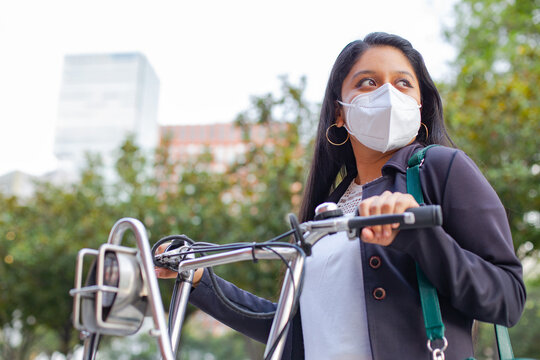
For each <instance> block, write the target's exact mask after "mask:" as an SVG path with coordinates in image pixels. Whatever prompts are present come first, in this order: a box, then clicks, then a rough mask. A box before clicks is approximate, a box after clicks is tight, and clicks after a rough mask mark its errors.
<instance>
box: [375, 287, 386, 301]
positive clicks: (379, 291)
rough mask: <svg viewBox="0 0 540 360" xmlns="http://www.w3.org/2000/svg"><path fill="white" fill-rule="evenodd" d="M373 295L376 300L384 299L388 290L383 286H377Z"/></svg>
mask: <svg viewBox="0 0 540 360" xmlns="http://www.w3.org/2000/svg"><path fill="white" fill-rule="evenodd" d="M373 297H374V298H375V300H383V299H384V298H385V297H386V290H384V289H383V288H381V287H378V288H376V289H375V290H373Z"/></svg>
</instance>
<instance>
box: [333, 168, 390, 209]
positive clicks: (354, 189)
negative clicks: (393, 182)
mask: <svg viewBox="0 0 540 360" xmlns="http://www.w3.org/2000/svg"><path fill="white" fill-rule="evenodd" d="M381 177H382V176H379V177H378V178H376V179H373V180H371V181H369V182H367V183H366V184H369V183H372V182H374V181H377V180H379V179H380V178H381ZM366 184H364V185H366ZM364 185H358V184H357V183H356V182H355V181H354V179H353V181H351V184H350V185H349V187H348V188H347V191H345V193H344V194H343V196H341V198H340V199H339V201H338V203H337V206H338V207H339V208H340V209H341V211H343V214H354V213H355V212H356V209H357V208H358V205H359V204H360V202H361V201H362V190H363V186H364Z"/></svg>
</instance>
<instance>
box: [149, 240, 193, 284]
mask: <svg viewBox="0 0 540 360" xmlns="http://www.w3.org/2000/svg"><path fill="white" fill-rule="evenodd" d="M170 244H171V243H165V244H162V245H160V246H159V247H158V248H157V249H156V255H157V254H161V253H163V252H165V250H167V247H168V246H169V245H170ZM154 271H155V273H156V276H157V277H158V278H159V279H174V278H176V276H177V275H178V273H177V272H176V271H172V270H169V269H167V268H160V267H157V266H155V267H154ZM203 273H204V268H202V269H197V270H195V274H194V275H193V287H195V286H197V285H198V284H199V281H201V278H202V276H203Z"/></svg>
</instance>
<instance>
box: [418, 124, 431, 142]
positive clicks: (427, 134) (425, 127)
mask: <svg viewBox="0 0 540 360" xmlns="http://www.w3.org/2000/svg"><path fill="white" fill-rule="evenodd" d="M420 125H423V126H424V129H426V140H427V139H428V137H429V130H428V128H427V125H426V124H424V123H423V122H421V123H420Z"/></svg>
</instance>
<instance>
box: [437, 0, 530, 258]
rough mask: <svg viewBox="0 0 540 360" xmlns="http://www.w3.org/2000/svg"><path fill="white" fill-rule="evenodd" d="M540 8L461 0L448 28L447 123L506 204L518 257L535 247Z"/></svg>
mask: <svg viewBox="0 0 540 360" xmlns="http://www.w3.org/2000/svg"><path fill="white" fill-rule="evenodd" d="M539 8H540V1H538V0H519V1H495V0H462V1H460V2H459V3H458V4H457V5H456V20H457V23H456V25H455V26H454V27H453V28H452V29H450V30H448V31H447V37H448V39H449V40H450V41H451V42H452V43H453V44H454V45H455V46H456V48H457V49H458V56H457V59H456V61H455V63H454V67H455V69H456V70H457V76H456V78H455V80H454V81H452V82H451V83H450V84H448V85H447V87H445V89H446V90H445V93H444V94H443V98H444V99H445V101H446V104H445V110H446V114H445V115H446V119H447V123H448V124H449V126H450V129H451V132H452V134H453V136H454V138H455V140H456V142H457V144H458V145H459V147H461V148H462V149H463V150H465V151H466V152H467V153H468V154H469V155H470V156H471V157H472V158H473V159H474V160H475V161H476V162H477V163H478V165H479V166H480V168H481V169H482V170H483V172H484V174H485V175H486V177H487V178H488V180H489V181H490V183H491V184H492V185H493V187H494V188H495V190H496V191H497V193H498V194H499V196H500V198H501V200H502V202H503V204H504V205H505V206H506V208H507V212H508V217H509V220H510V225H511V229H512V234H513V236H514V242H515V245H516V248H520V255H521V256H522V257H523V256H526V255H529V254H530V253H531V252H537V251H538V249H539V247H540V221H539V220H538V219H537V217H538V210H539V209H540V194H539V192H540V187H539V184H540V151H539V147H538V139H537V136H538V134H539V132H540V103H539V98H538V91H537V87H538V84H539V83H540V62H539V61H538V59H539V55H540V46H539V45H540V11H539V10H538V9H539ZM535 214H536V215H535ZM535 219H536V220H535ZM523 245H524V246H523Z"/></svg>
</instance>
